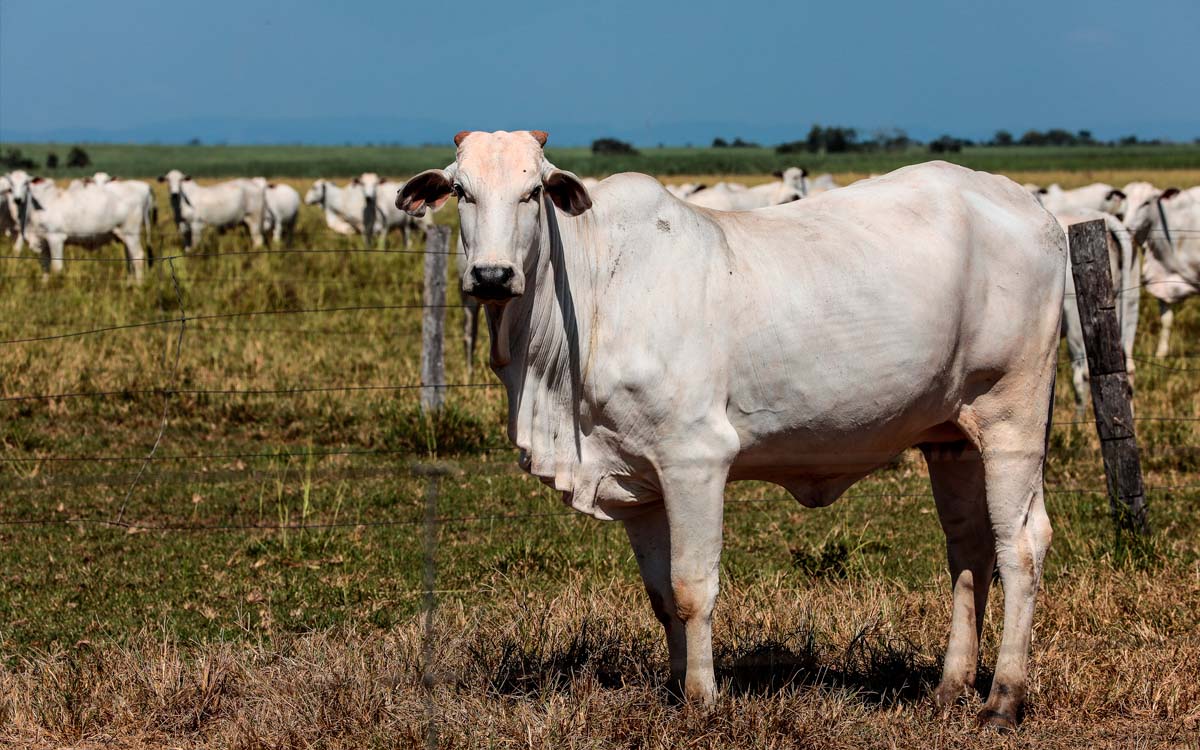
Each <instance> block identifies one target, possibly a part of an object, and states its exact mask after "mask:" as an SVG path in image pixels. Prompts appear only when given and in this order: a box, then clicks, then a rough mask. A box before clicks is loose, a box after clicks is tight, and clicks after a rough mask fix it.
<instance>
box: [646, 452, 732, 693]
mask: <svg viewBox="0 0 1200 750" xmlns="http://www.w3.org/2000/svg"><path fill="white" fill-rule="evenodd" d="M727 471H728V466H727V465H720V466H717V465H713V462H710V461H708V460H705V459H700V460H690V461H686V462H684V463H683V465H681V466H679V467H678V468H672V467H670V466H669V465H668V466H667V467H666V468H664V469H663V470H662V473H661V481H662V489H663V503H664V505H665V506H666V511H667V526H668V531H669V536H670V540H671V594H672V596H673V597H674V605H675V616H676V617H678V618H679V620H680V622H681V623H682V624H683V631H684V640H685V642H686V651H687V660H686V668H685V674H684V681H683V693H684V696H685V697H686V698H687V699H688V700H691V701H696V702H699V703H703V704H706V705H707V704H711V703H712V702H713V701H714V700H715V699H716V694H717V682H716V676H715V675H714V673H713V658H712V613H713V606H714V605H715V604H716V601H717V588H718V581H717V576H718V568H719V566H720V562H721V524H722V517H723V513H724V506H725V497H724V495H725V477H726V473H727Z"/></svg>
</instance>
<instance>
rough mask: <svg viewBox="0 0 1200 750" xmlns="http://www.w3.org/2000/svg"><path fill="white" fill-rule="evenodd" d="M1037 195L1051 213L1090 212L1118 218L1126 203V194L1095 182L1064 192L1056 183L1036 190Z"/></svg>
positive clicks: (1110, 186)
mask: <svg viewBox="0 0 1200 750" xmlns="http://www.w3.org/2000/svg"><path fill="white" fill-rule="evenodd" d="M1035 187H1036V186H1035ZM1035 195H1036V197H1037V199H1038V202H1039V203H1041V204H1042V205H1043V206H1045V207H1046V210H1047V211H1049V212H1050V213H1058V212H1060V211H1080V210H1090V211H1103V212H1105V213H1109V214H1113V215H1114V216H1116V215H1117V214H1119V213H1121V207H1122V206H1123V205H1124V203H1125V194H1124V193H1122V192H1121V191H1120V190H1117V189H1116V188H1114V187H1113V186H1112V185H1106V184H1104V183H1103V182H1095V183H1092V184H1091V185H1085V186H1084V187H1081V188H1075V189H1073V190H1063V189H1062V188H1061V187H1060V186H1059V185H1058V183H1055V184H1053V185H1051V186H1050V187H1047V188H1036V189H1035Z"/></svg>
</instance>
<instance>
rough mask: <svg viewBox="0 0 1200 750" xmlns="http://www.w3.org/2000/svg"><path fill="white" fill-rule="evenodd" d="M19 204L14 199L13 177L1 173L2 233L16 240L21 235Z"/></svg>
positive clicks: (0, 221)
mask: <svg viewBox="0 0 1200 750" xmlns="http://www.w3.org/2000/svg"><path fill="white" fill-rule="evenodd" d="M19 226H20V225H19V224H18V223H17V206H16V202H15V201H14V200H13V192H12V178H10V177H9V176H8V175H7V174H3V175H0V235H3V236H4V237H8V238H9V239H12V240H16V239H17V238H18V237H19V236H20V231H19Z"/></svg>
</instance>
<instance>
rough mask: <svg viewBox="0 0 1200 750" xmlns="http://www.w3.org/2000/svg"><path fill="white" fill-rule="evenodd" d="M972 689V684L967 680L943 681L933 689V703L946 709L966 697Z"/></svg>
mask: <svg viewBox="0 0 1200 750" xmlns="http://www.w3.org/2000/svg"><path fill="white" fill-rule="evenodd" d="M971 690H972V688H971V686H970V685H968V684H967V683H965V682H942V684H940V685H938V686H937V690H934V691H933V703H934V705H936V706H937V707H938V708H939V709H942V710H945V709H947V708H950V707H951V706H953V705H954V704H956V703H958V702H959V701H961V700H963V699H964V698H966V697H967V696H968V695H969V694H970V692H971Z"/></svg>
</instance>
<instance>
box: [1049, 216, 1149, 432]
mask: <svg viewBox="0 0 1200 750" xmlns="http://www.w3.org/2000/svg"><path fill="white" fill-rule="evenodd" d="M1054 218H1055V219H1057V220H1058V223H1059V225H1061V226H1062V228H1063V231H1066V230H1067V227H1069V226H1071V225H1072V224H1078V223H1080V222H1083V221H1092V220H1094V219H1100V220H1101V221H1103V222H1104V225H1105V227H1106V228H1107V230H1108V265H1109V272H1110V274H1111V278H1112V284H1113V293H1114V294H1115V295H1116V298H1117V322H1118V324H1119V325H1120V330H1121V348H1122V349H1123V350H1124V352H1125V371H1126V372H1127V373H1128V374H1129V382H1130V383H1132V382H1133V376H1134V371H1135V370H1136V368H1135V366H1134V361H1133V340H1134V335H1135V334H1136V333H1137V321H1138V291H1139V289H1140V274H1141V270H1140V268H1139V265H1138V257H1137V253H1136V249H1135V248H1134V244H1133V238H1132V237H1131V236H1130V234H1129V232H1128V231H1127V230H1126V229H1125V227H1124V226H1123V225H1122V224H1121V222H1120V221H1119V220H1118V219H1117V217H1115V216H1113V215H1112V214H1108V213H1105V212H1103V211H1089V210H1086V209H1085V210H1078V211H1070V212H1062V213H1056V214H1054ZM1066 277H1067V278H1066V294H1065V295H1064V296H1063V333H1064V334H1065V335H1066V337H1067V351H1068V352H1069V355H1070V358H1071V385H1072V387H1073V388H1074V390H1075V409H1076V411H1078V412H1079V413H1081V414H1082V412H1083V409H1084V405H1085V404H1086V403H1087V377H1088V368H1087V350H1086V349H1085V348H1084V345H1083V323H1082V321H1081V320H1080V318H1079V300H1078V297H1077V296H1076V292H1075V277H1074V275H1073V274H1072V273H1071V259H1070V258H1069V257H1068V258H1067V271H1066Z"/></svg>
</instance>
